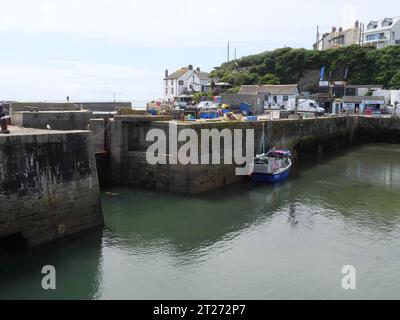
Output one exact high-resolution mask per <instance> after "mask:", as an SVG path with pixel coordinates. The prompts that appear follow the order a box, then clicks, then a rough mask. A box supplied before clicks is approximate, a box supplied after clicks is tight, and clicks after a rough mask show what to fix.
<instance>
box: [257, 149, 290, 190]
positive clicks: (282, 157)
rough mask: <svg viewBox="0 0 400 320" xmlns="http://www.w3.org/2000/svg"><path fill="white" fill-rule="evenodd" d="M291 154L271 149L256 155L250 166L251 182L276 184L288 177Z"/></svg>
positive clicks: (283, 150)
mask: <svg viewBox="0 0 400 320" xmlns="http://www.w3.org/2000/svg"><path fill="white" fill-rule="evenodd" d="M291 156H292V154H291V152H290V151H289V150H285V149H275V148H274V149H272V150H270V151H269V152H267V153H264V154H260V155H257V156H256V157H255V158H254V163H253V165H252V173H251V175H250V176H251V179H252V180H253V181H259V182H268V183H277V182H281V181H284V180H286V179H287V178H288V177H289V173H290V169H291V168H292V160H291Z"/></svg>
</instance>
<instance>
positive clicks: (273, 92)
mask: <svg viewBox="0 0 400 320" xmlns="http://www.w3.org/2000/svg"><path fill="white" fill-rule="evenodd" d="M258 93H268V94H269V96H268V99H267V101H265V106H266V107H271V106H284V107H286V105H287V102H288V101H289V99H294V98H295V97H296V96H298V95H299V89H298V87H297V84H278V85H263V86H259V85H244V86H242V87H241V88H240V90H239V94H258Z"/></svg>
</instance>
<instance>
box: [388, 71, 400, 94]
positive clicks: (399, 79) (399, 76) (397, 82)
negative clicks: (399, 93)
mask: <svg viewBox="0 0 400 320" xmlns="http://www.w3.org/2000/svg"><path fill="white" fill-rule="evenodd" d="M390 88H391V89H396V90H399V89H400V70H399V71H397V73H396V74H395V75H394V76H393V78H392V80H390Z"/></svg>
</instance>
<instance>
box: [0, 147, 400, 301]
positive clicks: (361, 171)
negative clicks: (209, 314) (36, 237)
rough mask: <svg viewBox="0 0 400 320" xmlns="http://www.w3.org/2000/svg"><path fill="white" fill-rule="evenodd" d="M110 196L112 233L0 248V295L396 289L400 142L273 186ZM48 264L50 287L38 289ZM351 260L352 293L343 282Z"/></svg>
mask: <svg viewBox="0 0 400 320" xmlns="http://www.w3.org/2000/svg"><path fill="white" fill-rule="evenodd" d="M105 191H109V192H113V193H117V194H118V195H116V196H113V197H112V196H108V195H106V194H105ZM102 201H103V212H104V216H105V222H106V227H105V229H104V230H94V231H90V232H85V233H82V234H79V235H76V236H73V237H71V238H68V239H65V240H63V241H60V242H58V243H56V244H50V245H45V246H41V247H39V248H36V249H33V250H31V251H19V250H17V251H16V252H14V253H12V254H11V255H7V256H4V257H0V299H399V298H400V145H368V146H363V147H360V148H357V149H355V150H353V151H351V152H349V153H346V154H344V155H341V156H338V157H335V158H333V159H330V160H326V161H324V162H321V163H315V164H310V165H309V166H307V167H304V168H302V169H301V170H299V171H298V172H296V173H294V174H293V175H292V176H291V178H290V179H289V180H288V181H287V182H285V183H283V184H281V185H277V186H268V185H251V184H250V183H249V184H247V183H244V184H239V185H234V186H231V187H228V188H226V189H222V190H217V191H212V192H209V193H207V194H204V195H200V196H196V197H187V196H178V195H170V194H165V193H159V192H151V191H144V190H140V189H136V188H112V189H110V190H103V191H102ZM44 265H53V266H55V268H56V271H57V289H56V290H54V291H44V290H43V289H42V288H41V279H42V277H43V275H42V274H41V268H42V266H44ZM346 265H353V266H354V267H355V268H356V270H357V289H356V290H354V291H345V290H343V288H342V286H341V281H342V278H343V277H344V275H343V274H342V273H341V270H342V267H343V266H346Z"/></svg>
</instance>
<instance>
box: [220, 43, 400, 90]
mask: <svg viewBox="0 0 400 320" xmlns="http://www.w3.org/2000/svg"><path fill="white" fill-rule="evenodd" d="M322 66H325V80H329V79H330V80H332V81H339V80H344V76H345V73H346V69H348V79H347V81H348V83H349V84H381V85H383V86H384V87H385V88H388V89H389V88H390V89H400V46H390V47H386V48H384V49H374V48H370V47H360V46H356V45H354V46H350V47H345V48H340V49H330V50H326V51H314V50H306V49H292V48H283V49H277V50H274V51H267V52H263V53H260V54H257V55H251V56H247V57H244V58H241V59H238V60H235V61H231V62H228V63H224V64H223V65H222V66H221V67H220V68H219V69H218V70H215V71H213V72H212V75H213V76H214V77H217V78H219V79H221V80H222V81H224V82H229V83H231V84H232V85H233V86H234V88H233V89H231V90H230V91H231V92H236V91H237V90H238V88H239V87H240V86H241V85H244V84H279V83H280V84H292V83H298V84H299V87H300V90H301V91H311V92H316V91H317V89H318V84H319V77H320V70H321V67H322Z"/></svg>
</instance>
